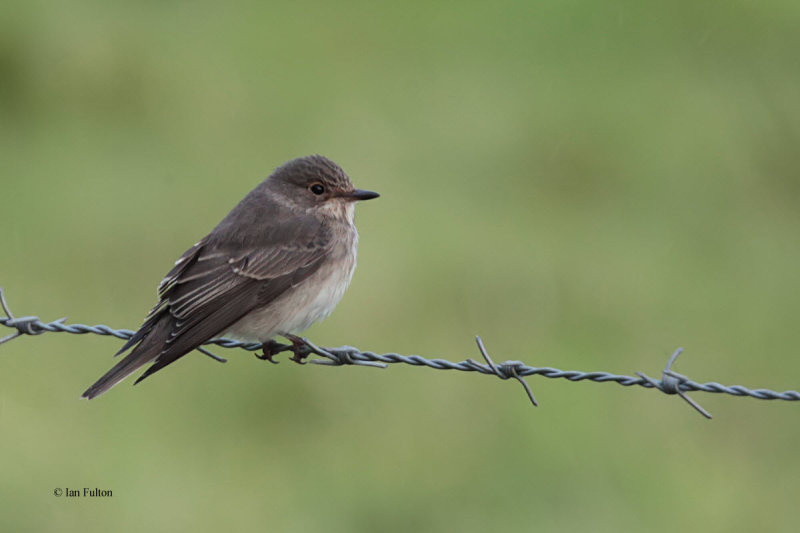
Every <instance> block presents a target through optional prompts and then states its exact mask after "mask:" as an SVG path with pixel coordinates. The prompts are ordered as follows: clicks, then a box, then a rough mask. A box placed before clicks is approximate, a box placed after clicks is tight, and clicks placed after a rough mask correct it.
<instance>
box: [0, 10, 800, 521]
mask: <svg viewBox="0 0 800 533" xmlns="http://www.w3.org/2000/svg"><path fill="white" fill-rule="evenodd" d="M0 10H2V11H1V12H0V160H1V161H2V168H3V170H2V173H0V179H1V180H2V188H1V189H0V225H1V226H2V251H0V285H2V286H3V287H5V289H6V291H7V295H8V298H9V300H10V303H11V305H12V309H13V310H14V311H15V312H16V314H17V315H26V314H37V315H39V316H41V317H42V318H43V319H46V320H52V319H55V318H58V317H60V316H63V315H68V316H69V319H70V321H73V322H80V323H89V324H96V323H106V324H109V325H112V326H115V327H127V328H135V327H137V326H138V325H139V323H140V321H141V319H142V317H143V316H144V314H145V313H146V311H147V310H148V309H149V308H150V307H151V306H152V305H153V304H154V302H155V287H156V285H157V283H158V281H159V280H160V279H161V277H162V276H163V274H164V273H165V272H166V271H167V270H168V269H169V268H170V266H171V265H172V262H173V261H174V260H175V258H177V256H178V255H179V254H180V253H182V252H183V250H185V249H186V248H187V247H188V246H189V245H191V244H192V243H193V242H195V241H196V240H197V239H198V238H199V237H201V236H203V235H204V234H205V233H206V232H207V231H208V230H209V229H210V228H211V227H213V225H214V224H216V222H217V221H218V220H219V219H220V218H221V217H222V216H223V215H224V214H225V213H226V212H227V211H228V210H229V209H230V208H231V207H232V206H233V205H234V204H235V203H236V202H237V201H238V200H239V198H241V197H242V196H243V195H244V194H245V193H246V192H247V191H249V190H250V189H251V188H252V187H254V186H255V185H256V184H257V183H258V182H259V180H260V179H262V178H263V177H264V176H266V175H267V174H268V173H269V172H270V171H271V169H272V168H274V167H275V166H277V165H278V164H280V163H282V162H283V161H285V160H287V159H290V158H292V157H296V156H300V155H305V154H308V153H315V152H317V153H322V154H325V155H327V156H329V157H331V158H333V159H334V160H336V161H337V162H339V163H340V164H341V165H342V166H343V167H344V168H345V169H346V170H347V171H348V173H349V174H350V175H351V176H352V178H353V180H354V182H355V183H356V184H357V185H358V186H360V187H362V188H367V189H373V190H377V191H379V192H381V193H382V197H381V199H380V200H376V201H375V202H369V203H367V204H364V205H361V206H359V209H358V215H357V219H358V225H359V228H360V232H361V251H360V257H359V268H358V270H357V272H356V275H355V278H354V281H353V284H352V286H351V288H350V290H349V291H348V293H347V295H346V297H345V298H344V300H343V301H342V303H341V304H340V306H339V308H338V309H337V311H336V312H335V313H334V314H333V315H332V316H331V317H330V318H329V319H327V320H326V321H325V322H323V323H321V324H318V325H315V326H314V327H313V328H312V329H311V330H309V331H308V336H309V337H310V338H312V339H313V340H314V341H315V342H317V343H318V344H321V345H328V346H337V345H341V344H352V345H355V346H358V347H360V348H362V349H369V350H372V351H377V352H383V351H397V352H400V353H406V354H413V353H418V354H422V355H426V356H431V357H444V358H448V359H451V360H461V359H464V358H468V357H476V356H477V355H478V354H477V350H476V349H475V346H474V344H473V341H472V336H473V335H475V334H481V335H482V336H483V338H484V340H485V341H486V343H487V346H488V347H489V350H490V351H491V353H492V354H493V355H494V358H495V360H497V361H501V360H506V359H522V360H524V361H526V362H527V363H529V364H532V365H537V366H555V367H558V368H564V369H581V370H606V371H612V372H619V373H632V372H634V371H635V370H643V371H646V372H648V373H649V374H650V375H654V376H657V375H658V372H659V370H660V368H661V367H662V366H663V364H664V362H665V361H666V358H667V357H668V355H669V354H670V353H671V352H672V350H673V349H674V348H675V347H676V346H684V347H685V348H686V349H687V352H686V353H685V355H683V356H682V359H681V360H680V361H679V364H678V367H677V368H678V370H679V371H682V372H685V373H687V374H689V375H690V376H691V377H692V378H694V379H696V380H698V381H720V382H723V383H726V384H743V385H746V386H751V387H768V388H773V389H775V390H784V389H797V388H798V387H800V358H798V357H797V346H798V344H800V328H798V327H797V322H798V320H797V317H798V316H800V281H798V276H797V266H798V264H799V263H800V241H799V240H798V234H800V209H798V204H799V203H800V178H798V173H797V169H798V167H800V151H798V145H799V144H800V99H798V97H797V95H798V86H799V85H800V55H798V53H797V51H798V49H800V32H797V27H798V23H800V5H798V4H797V2H792V1H781V0H772V1H766V2H760V3H752V2H743V1H732V2H726V3H718V2H690V1H676V2H669V3H666V4H665V3H656V2H633V1H620V2H614V3H611V4H608V3H606V4H604V5H598V4H597V3H596V2H589V1H585V0H573V1H566V2H550V3H545V2H510V1H499V2H494V3H492V4H484V3H466V4H465V3H463V2H462V3H457V2H436V1H435V2H413V1H412V2H404V3H395V4H388V3H387V4H385V5H384V4H378V3H374V2H338V3H335V4H333V3H326V2H313V1H311V2H285V3H275V2H241V3H236V4H227V5H226V6H225V7H222V6H221V5H219V4H218V3H216V2H168V3H162V2H99V1H80V2H42V1H33V2H5V3H3V6H2V8H0ZM118 347H119V341H117V340H114V339H110V338H104V337H96V336H83V337H79V336H71V335H46V336H42V337H39V338H35V339H33V338H30V339H23V340H17V341H15V342H13V343H10V344H7V345H4V346H2V348H0V435H1V436H2V437H1V438H0V457H2V459H0V470H2V476H0V509H2V512H1V513H0V528H1V529H2V530H4V531H20V530H26V531H48V530H59V531H76V530H82V531H84V530H99V529H114V530H115V531H120V532H125V531H141V530H142V529H155V530H161V531H163V530H189V529H194V530H200V531H212V530H220V529H226V530H244V529H245V528H247V529H253V528H260V529H265V530H267V531H330V532H338V531H342V532H352V531H365V532H366V531H378V530H380V531H398V532H399V531H411V530H414V531H456V530H460V531H486V530H487V529H488V528H492V529H494V530H498V531H529V530H534V529H535V530H537V531H575V530H579V531H580V530H584V531H586V530H591V531H634V530H644V529H646V530H649V531H675V530H694V529H699V528H700V527H703V529H704V530H705V531H712V532H713V531H754V530H760V531H794V530H795V528H796V525H797V521H798V518H800V512H798V508H797V480H798V479H800V459H799V458H798V454H797V442H798V437H800V430H798V427H800V426H798V424H797V420H798V413H797V406H796V405H792V404H786V403H767V402H761V401H756V400H751V399H737V398H732V397H728V396H716V395H707V394H695V395H694V396H695V398H696V399H697V400H698V401H700V403H702V404H703V405H704V406H705V407H706V408H708V409H709V410H710V411H711V412H712V413H713V414H714V415H715V416H716V418H715V420H714V421H712V422H708V421H706V420H704V419H703V418H701V417H700V416H699V415H697V414H696V413H695V412H694V411H692V410H691V409H690V408H688V407H687V406H686V405H684V404H683V402H681V401H680V400H679V399H677V398H667V397H664V396H660V395H658V394H656V393H654V392H653V391H646V390H643V389H624V388H621V387H618V386H615V385H599V384H591V383H579V384H571V383H569V382H566V381H563V380H558V381H555V380H544V379H541V378H537V379H533V380H531V384H532V387H533V388H534V391H535V393H536V395H537V398H538V399H539V400H540V403H541V407H540V408H539V409H536V410H534V409H532V408H531V407H530V406H529V405H528V404H527V400H526V399H525V397H524V395H523V393H522V391H521V389H520V388H519V386H518V385H516V384H513V383H510V382H509V383H503V382H501V381H500V380H496V379H490V378H488V377H480V376H476V375H464V374H454V373H445V372H437V371H433V370H426V369H419V368H411V367H400V366H393V367H391V368H390V369H388V370H385V371H379V370H374V369H367V368H338V369H336V368H327V367H317V366H307V367H298V366H296V365H292V364H288V363H283V364H281V365H279V366H276V367H273V366H270V365H267V364H265V363H262V362H259V361H257V360H256V359H255V358H253V357H252V356H251V355H248V354H247V353H245V352H240V351H237V352H229V353H223V352H224V351H223V350H217V352H218V353H221V354H222V355H224V356H226V357H228V358H229V359H230V361H229V363H228V364H227V365H225V366H222V365H218V364H216V363H213V362H212V361H210V360H209V359H208V358H206V357H203V356H201V355H199V354H195V355H191V356H189V357H186V358H185V359H184V360H182V361H181V362H180V364H176V365H174V366H171V367H170V368H169V369H167V370H166V371H164V372H162V373H160V374H159V375H157V376H156V377H154V378H152V379H149V380H148V381H146V382H145V383H143V384H141V385H139V386H137V387H135V388H131V386H130V380H129V381H128V382H126V383H125V384H123V385H121V386H119V387H117V388H116V389H114V390H113V392H111V393H110V394H108V395H106V396H103V397H102V398H100V399H98V400H96V401H92V402H85V401H79V400H78V396H79V395H80V393H81V392H82V391H83V390H84V389H85V388H86V387H87V386H88V385H89V384H91V383H92V382H93V380H94V379H96V378H97V377H98V376H100V375H101V374H102V373H103V372H105V371H106V370H107V369H108V368H109V367H110V366H111V363H112V360H111V357H110V356H111V354H112V353H114V352H115V351H116V350H117V348H118ZM56 487H62V488H72V489H79V490H80V489H82V488H83V487H98V488H101V489H110V490H113V497H112V498H107V499H89V498H81V499H68V498H64V497H62V498H56V497H54V496H53V489H54V488H56Z"/></svg>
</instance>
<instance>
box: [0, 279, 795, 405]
mask: <svg viewBox="0 0 800 533" xmlns="http://www.w3.org/2000/svg"><path fill="white" fill-rule="evenodd" d="M0 306H2V308H3V311H4V312H5V314H6V317H0V325H3V326H6V327H8V328H12V329H15V330H16V331H14V332H13V333H11V334H10V335H7V336H5V337H3V338H0V344H3V343H5V342H8V341H10V340H13V339H15V338H17V337H20V336H22V335H40V334H42V333H46V332H50V333H73V334H79V335H80V334H86V333H92V334H95V335H110V336H113V337H117V338H119V339H129V338H131V336H133V334H134V331H132V330H129V329H114V328H111V327H109V326H105V325H102V324H100V325H96V326H87V325H85V324H66V323H65V321H66V318H60V319H58V320H55V321H53V322H42V321H41V320H40V319H39V318H38V317H36V316H25V317H19V318H15V317H14V315H13V314H12V313H11V311H10V310H9V308H8V304H7V302H6V300H5V296H4V294H3V289H2V288H0ZM293 339H295V340H296V343H295V344H294V345H283V346H282V347H281V348H280V349H278V350H277V351H276V353H278V352H283V351H295V350H301V351H302V352H303V355H302V356H301V357H300V358H301V359H302V357H305V356H307V355H309V354H314V355H316V356H319V357H322V358H324V359H312V360H311V361H310V362H311V363H314V364H321V365H335V366H340V365H358V366H372V367H380V368H385V367H386V366H388V365H389V364H393V363H404V364H407V365H412V366H427V367H429V368H434V369H436V370H460V371H462V372H478V373H480V374H487V375H494V376H497V377H499V378H500V379H503V380H506V379H510V378H514V379H515V380H517V381H519V382H520V383H521V384H522V386H523V387H524V389H525V392H526V394H527V395H528V399H529V400H530V401H531V403H532V404H533V405H534V406H536V405H538V404H537V402H536V399H535V398H534V396H533V392H532V391H531V388H530V386H529V385H528V384H527V383H526V381H525V380H524V379H523V378H525V377H528V376H543V377H546V378H553V379H556V378H563V379H568V380H569V381H584V380H588V381H594V382H596V383H617V384H618V385H622V386H623V387H630V386H633V385H638V386H640V387H644V388H646V389H657V390H660V391H661V392H663V393H665V394H670V395H674V394H677V395H678V396H680V397H681V398H682V399H683V400H684V401H686V402H687V403H688V404H689V405H691V406H692V407H693V408H694V409H695V410H697V412H699V413H700V414H702V415H703V416H705V417H706V418H709V419H710V418H711V414H709V413H708V411H706V410H705V409H703V408H702V407H701V406H700V405H699V404H698V403H697V402H695V401H694V400H692V399H691V398H689V396H688V395H687V394H686V393H687V392H692V391H700V392H712V393H718V394H729V395H731V396H747V397H750V398H756V399H759V400H785V401H800V392H797V391H793V390H788V391H783V392H776V391H773V390H769V389H748V388H747V387H743V386H741V385H722V384H720V383H717V382H714V381H711V382H708V383H697V382H695V381H692V380H691V379H689V378H688V377H686V376H685V375H683V374H679V373H677V372H675V371H674V370H672V365H673V364H674V363H675V360H676V359H677V358H678V356H679V355H680V354H681V353H682V351H683V349H682V348H678V349H677V350H675V352H674V353H673V354H672V355H671V356H670V358H669V361H667V365H666V367H665V368H664V370H663V371H662V373H661V379H660V380H659V379H654V378H651V377H649V376H647V375H646V374H644V373H642V372H636V374H637V376H638V377H634V376H625V375H620V374H612V373H610V372H582V371H579V370H559V369H557V368H551V367H533V366H528V365H526V364H525V363H523V362H522V361H503V362H502V363H497V364H496V363H494V361H492V359H491V357H490V356H489V353H488V351H487V350H486V347H485V346H484V344H483V341H482V340H481V338H480V337H476V338H475V340H476V342H477V344H478V349H479V351H480V353H481V355H482V356H483V358H484V359H485V360H486V364H483V363H479V362H477V361H475V360H473V359H467V360H465V361H461V362H458V363H454V362H452V361H448V360H446V359H428V358H425V357H422V356H420V355H401V354H398V353H384V354H376V353H374V352H364V351H361V350H359V349H358V348H354V347H353V346H340V347H338V348H320V347H319V346H317V345H315V344H314V343H312V342H311V341H309V340H308V339H304V338H301V337H294V338H293ZM211 344H213V345H217V346H220V347H222V348H242V349H245V350H248V351H251V352H256V351H258V350H261V349H262V345H261V344H260V343H252V342H250V343H248V342H241V341H237V340H233V339H226V338H215V339H211V340H209V341H207V342H206V343H205V345H211ZM301 345H302V346H301ZM198 350H200V351H202V352H203V353H204V354H205V355H208V356H209V357H212V358H213V359H215V360H217V361H219V362H222V363H224V362H225V359H223V358H221V357H218V356H216V355H214V354H213V353H211V352H209V351H208V350H206V349H200V348H198ZM295 355H296V356H297V355H298V353H297V352H295Z"/></svg>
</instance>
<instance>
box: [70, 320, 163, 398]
mask: <svg viewBox="0 0 800 533" xmlns="http://www.w3.org/2000/svg"><path fill="white" fill-rule="evenodd" d="M164 327H167V328H168V327H169V326H168V321H167V320H164V319H162V320H161V321H160V322H159V323H156V324H155V326H154V327H152V328H151V329H150V331H148V332H147V333H146V334H145V335H144V338H143V339H142V340H141V342H139V343H138V344H137V345H136V347H135V348H134V349H133V350H132V351H131V353H129V354H128V355H126V356H125V357H124V358H123V359H122V361H120V362H119V363H117V364H116V365H114V366H113V367H112V368H111V370H109V371H108V372H106V373H105V374H103V376H102V377H101V378H100V379H98V380H97V381H96V382H95V383H94V385H92V386H91V387H89V388H88V389H86V392H84V393H83V394H82V395H81V398H86V399H87V400H91V399H92V398H96V397H97V396H100V395H101V394H103V393H105V392H106V391H108V390H109V389H111V387H113V386H114V385H116V384H117V383H119V382H120V381H122V380H123V379H125V378H126V377H128V376H129V375H131V374H132V373H134V372H136V370H138V369H139V368H140V367H142V366H143V365H146V364H147V363H150V362H152V361H154V360H155V359H156V358H157V357H158V356H159V354H161V351H162V350H163V342H162V341H163V337H164V335H163V334H162V332H161V331H159V330H161V329H163V328H164ZM127 347H128V345H126V346H125V347H123V351H124V350H125V349H126V348H127ZM117 355H119V354H117Z"/></svg>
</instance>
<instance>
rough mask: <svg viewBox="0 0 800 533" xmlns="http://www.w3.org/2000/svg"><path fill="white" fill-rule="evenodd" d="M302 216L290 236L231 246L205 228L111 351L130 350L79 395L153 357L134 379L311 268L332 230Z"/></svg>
mask: <svg viewBox="0 0 800 533" xmlns="http://www.w3.org/2000/svg"><path fill="white" fill-rule="evenodd" d="M296 223H297V221H295V224H296ZM301 223H305V225H306V229H305V230H304V231H301V232H298V231H294V232H293V233H294V234H293V239H292V240H291V241H286V240H275V239H271V242H269V243H257V244H254V245H252V246H249V247H246V248H244V249H242V248H238V247H237V248H235V249H234V248H232V247H230V245H229V243H226V242H225V241H224V240H222V241H220V240H219V239H212V238H210V237H211V236H209V237H207V238H205V239H203V240H201V241H200V242H199V243H197V244H196V245H194V246H193V247H192V248H190V249H189V250H187V251H186V252H185V253H184V254H183V255H182V256H181V258H180V259H178V261H177V262H176V264H175V267H174V268H173V269H172V270H171V271H170V272H169V273H168V274H167V275H166V277H165V278H164V280H163V281H162V282H161V284H160V285H159V289H158V292H159V297H160V301H159V303H158V304H157V305H156V306H155V307H154V308H153V310H152V311H150V313H149V314H148V316H147V318H146V319H145V322H144V324H143V325H142V327H141V328H140V329H139V330H138V331H137V332H136V333H135V334H134V336H133V337H132V338H131V339H130V340H129V341H128V342H127V343H126V344H125V345H124V346H123V348H122V349H121V350H120V352H118V354H117V355H119V353H122V352H124V351H125V350H127V349H129V348H131V347H134V348H133V350H132V351H131V352H130V353H129V354H128V355H127V356H126V357H125V358H124V359H123V360H122V361H120V362H119V363H118V364H117V365H116V366H114V367H113V368H112V369H111V370H109V371H108V372H107V373H106V374H105V375H104V376H103V377H101V378H100V379H99V380H98V381H97V383H95V384H94V385H92V387H90V388H89V389H88V390H87V391H86V392H85V393H84V396H85V397H89V398H92V397H95V396H97V395H99V394H102V393H103V392H105V391H106V390H108V389H109V388H111V387H112V386H113V385H115V384H116V383H118V382H119V381H121V380H122V379H124V378H125V377H126V376H128V375H129V374H131V373H132V372H134V371H135V370H136V369H137V368H139V367H141V366H142V365H144V364H146V363H149V362H151V361H155V362H154V363H153V365H152V366H150V367H149V368H148V369H147V371H146V372H145V373H144V374H143V375H142V376H141V377H140V378H139V379H138V380H137V381H136V382H137V383H138V382H139V381H141V380H142V379H144V378H146V377H147V376H149V375H151V374H153V373H154V372H156V371H158V370H160V369H162V368H164V367H165V366H167V365H169V364H170V363H172V362H174V361H176V360H178V359H179V358H180V357H182V356H183V355H185V354H186V353H188V352H190V351H192V350H194V349H195V348H197V347H198V346H200V345H201V344H203V343H204V342H205V341H207V340H208V339H210V338H212V337H214V336H215V335H218V334H220V333H222V332H224V331H225V330H226V329H228V328H229V327H230V326H231V325H233V324H234V323H236V322H237V321H238V320H239V319H241V318H242V317H243V316H245V315H246V314H248V313H249V312H250V311H252V310H253V309H256V308H258V307H263V306H265V305H267V304H269V303H270V302H271V301H272V300H274V299H275V298H277V297H278V296H280V295H281V294H282V293H283V292H284V291H286V290H287V289H288V288H290V287H292V286H293V285H297V284H298V283H300V282H301V281H303V280H304V279H306V278H307V277H308V276H310V275H311V274H313V273H314V272H315V271H316V270H317V268H319V265H320V263H321V262H322V259H323V258H324V257H325V256H326V255H327V254H328V252H329V250H330V245H331V237H330V234H329V232H328V231H327V230H325V228H324V226H322V225H321V224H319V223H318V221H316V220H315V219H314V220H312V219H310V217H309V220H307V221H304V222H301ZM296 227H297V226H295V228H296ZM212 235H213V234H212ZM215 241H216V242H219V244H216V242H215Z"/></svg>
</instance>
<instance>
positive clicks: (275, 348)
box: [255, 339, 292, 365]
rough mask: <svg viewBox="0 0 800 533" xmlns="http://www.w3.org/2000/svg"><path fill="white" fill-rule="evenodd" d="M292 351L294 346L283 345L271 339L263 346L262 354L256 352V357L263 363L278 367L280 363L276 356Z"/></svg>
mask: <svg viewBox="0 0 800 533" xmlns="http://www.w3.org/2000/svg"><path fill="white" fill-rule="evenodd" d="M291 349H292V346H289V345H288V344H282V343H280V342H277V341H274V340H271V339H270V340H268V341H267V342H265V343H262V344H261V352H262V353H258V352H256V354H255V356H256V357H258V358H259V359H261V360H262V361H269V362H270V363H272V364H273V365H277V364H278V363H279V361H276V360H275V356H276V355H278V354H279V353H281V352H284V351H286V350H291Z"/></svg>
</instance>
